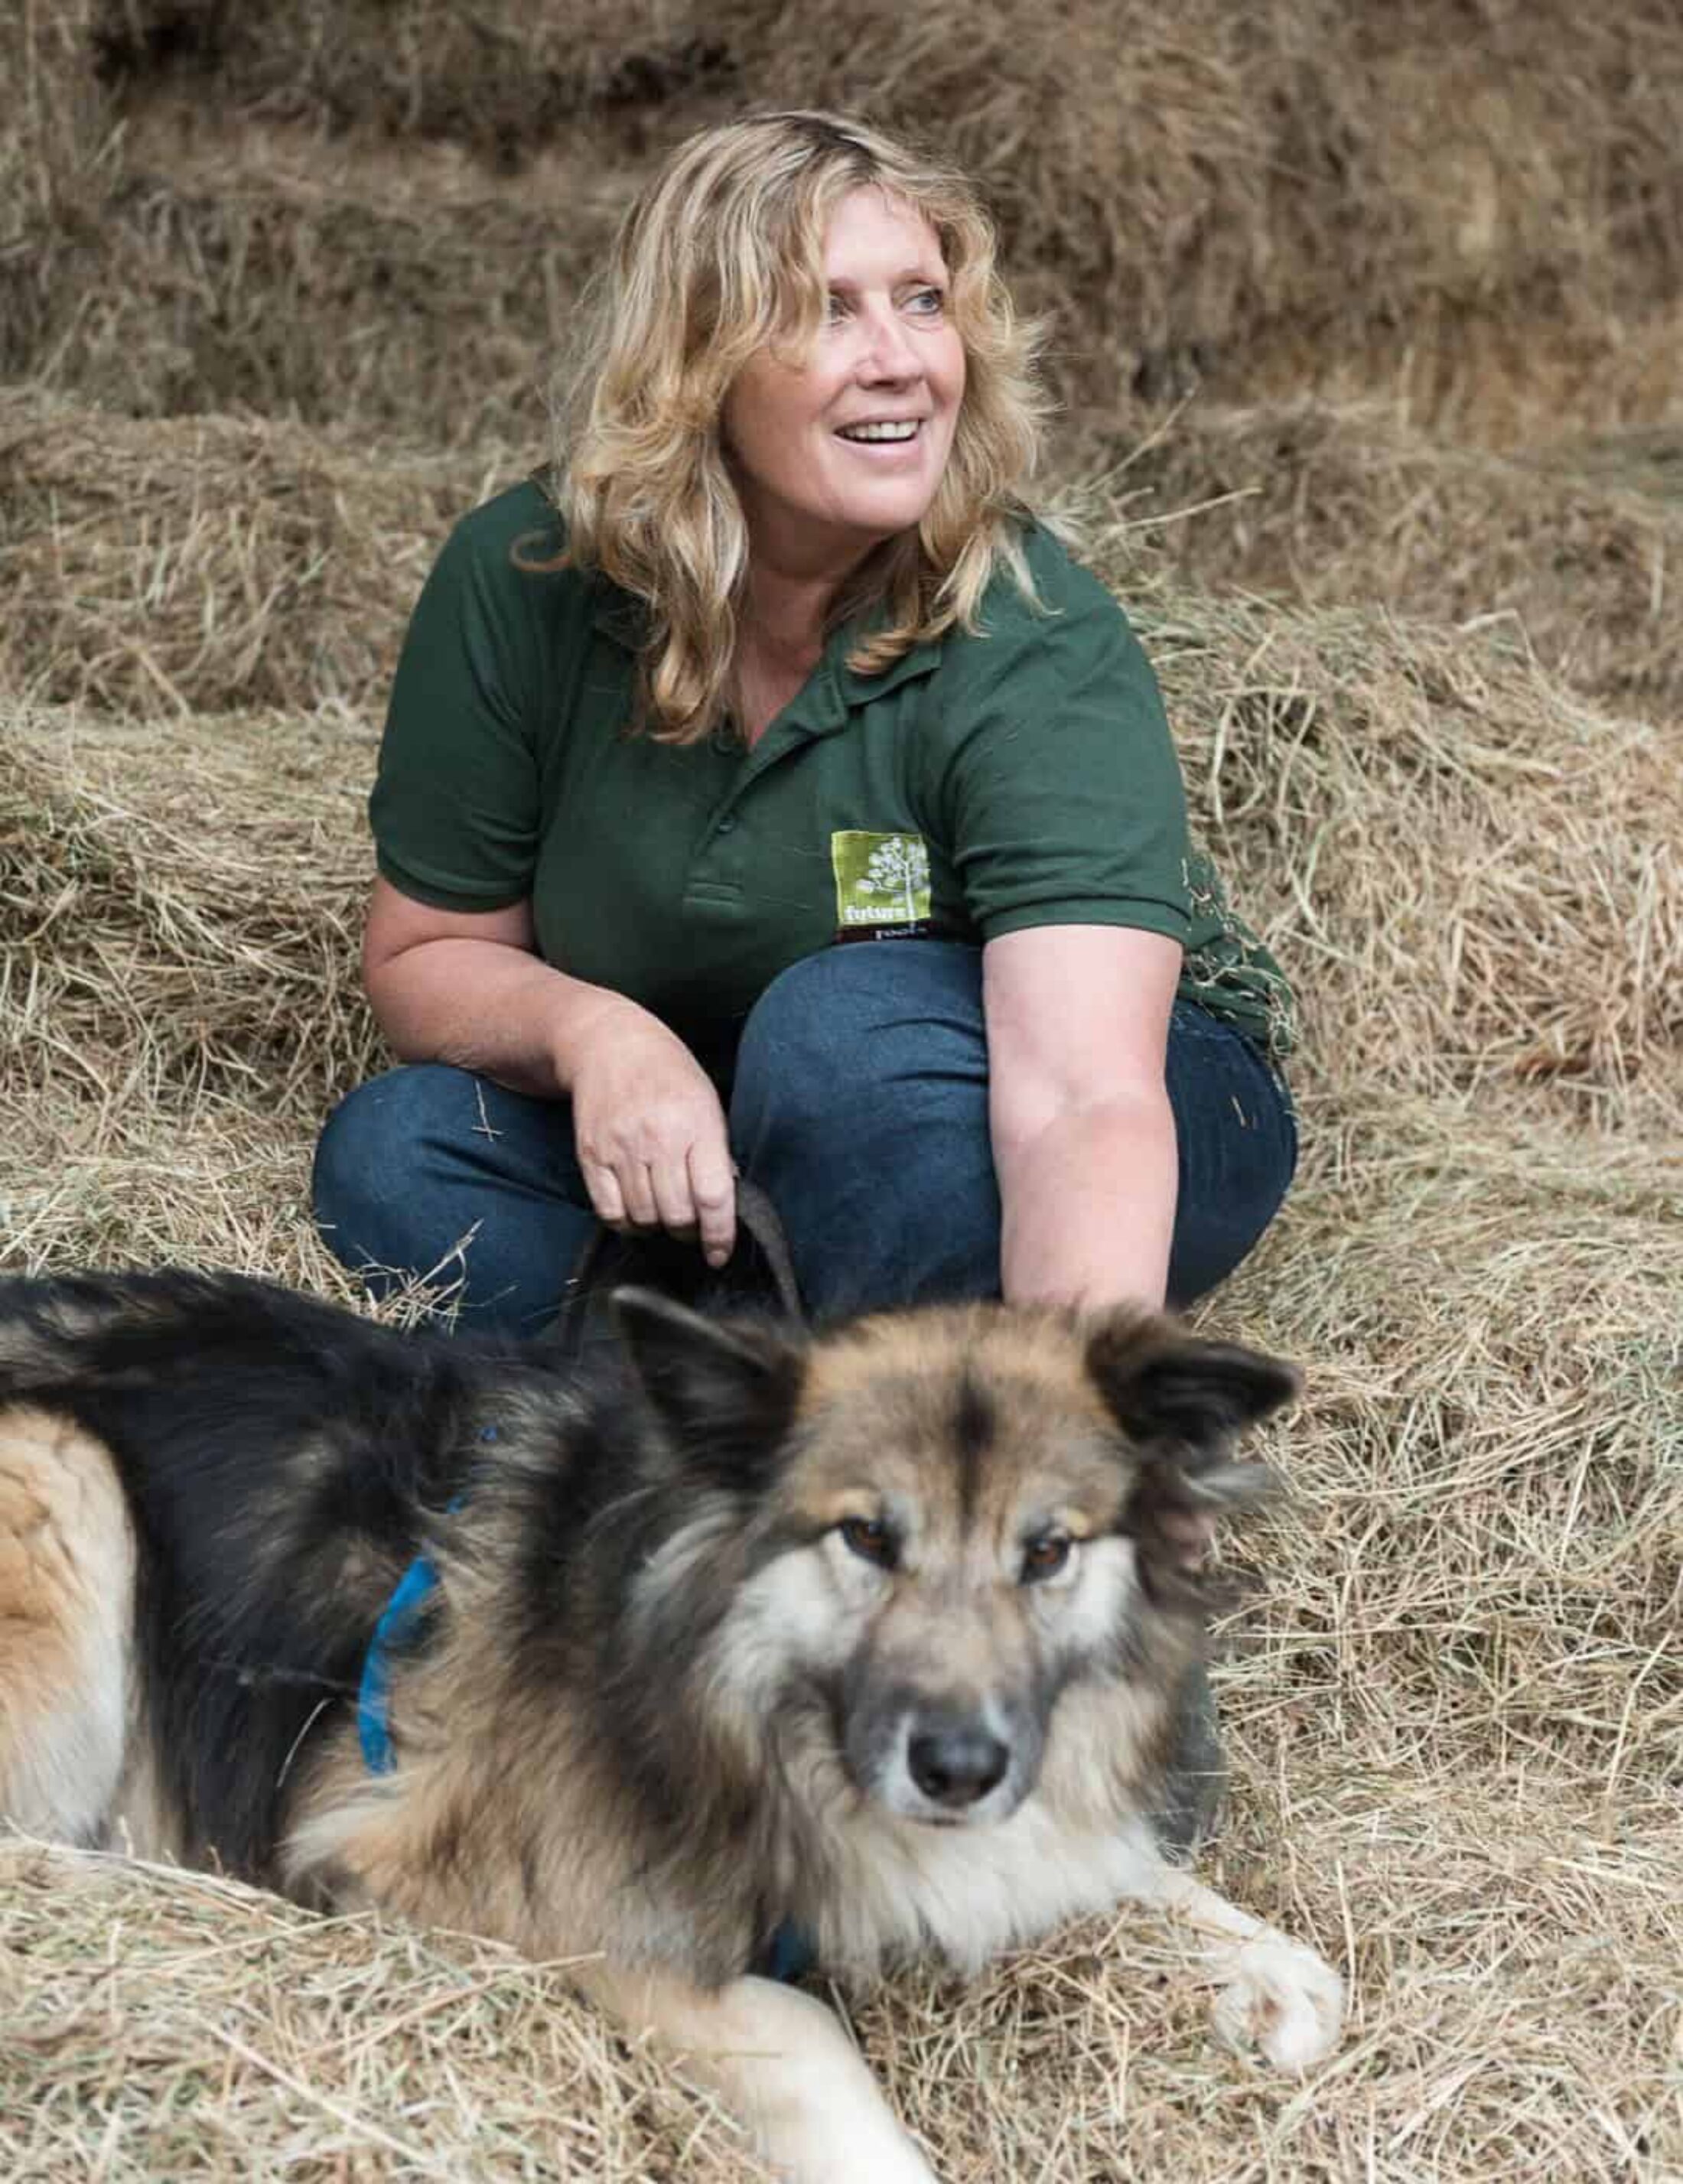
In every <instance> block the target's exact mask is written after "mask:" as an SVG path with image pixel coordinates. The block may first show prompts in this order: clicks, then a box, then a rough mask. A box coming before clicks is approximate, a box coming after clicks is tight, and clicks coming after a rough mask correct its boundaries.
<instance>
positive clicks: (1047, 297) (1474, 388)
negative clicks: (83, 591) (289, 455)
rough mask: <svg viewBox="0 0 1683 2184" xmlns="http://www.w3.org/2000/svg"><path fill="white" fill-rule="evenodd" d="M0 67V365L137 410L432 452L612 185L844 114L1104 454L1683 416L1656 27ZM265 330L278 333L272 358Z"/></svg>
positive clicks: (1415, 7)
mask: <svg viewBox="0 0 1683 2184" xmlns="http://www.w3.org/2000/svg"><path fill="white" fill-rule="evenodd" d="M11 36H12V40H13V48H14V53H15V54H16V56H17V58H18V64H19V66H20V70H22V71H23V72H24V73H25V75H26V77H27V81H28V82H29V84H30V85H31V96H30V97H29V99H28V100H27V101H26V102H25V103H24V105H23V106H22V108H21V109H20V114H19V117H18V118H17V119H15V120H13V121H12V122H11V123H10V124H9V130H8V125H7V124H4V123H0V131H7V130H8V133H9V136H10V140H11V143H12V147H13V152H12V156H10V157H9V158H8V154H7V151H6V148H5V144H4V142H3V141H0V175H3V174H4V173H5V172H7V171H8V170H13V171H15V172H17V173H19V174H20V175H23V176H25V178H26V186H25V187H21V188H20V192H19V193H18V198H17V203H18V205H19V211H18V213H17V214H15V215H14V219H15V220H18V221H20V222H21V226H20V230H19V237H18V243H19V248H18V250H17V252H16V253H8V252H6V251H4V250H0V280H3V281H6V282H7V283H8V287H7V288H6V289H5V291H4V293H5V295H6V296H7V298H8V300H9V301H10V303H11V305H12V308H11V309H9V310H8V313H7V314H6V319H7V325H6V328H5V331H4V333H3V335H0V368H3V369H5V370H8V371H9V372H11V373H13V374H14V375H15V376H42V377H47V378H51V379H52V380H53V382H54V383H56V384H59V385H64V386H72V385H74V386H76V387H84V388H94V387H97V388H98V392H99V393H100V395H101V398H104V399H108V400H112V401H119V402H122V403H124V404H125V405H128V406H131V407H137V408H142V409H148V410H151V411H158V410H168V409H176V408H181V407H194V408H200V407H203V406H206V404H207V401H209V402H211V403H215V404H220V405H224V406H226V405H228V404H234V403H248V404H254V405H256V406H259V407H260V408H262V409H265V410H267V411H269V412H271V413H279V412H286V411H289V412H292V413H293V414H297V415H303V416H306V417H309V418H311V419H314V420H316V421H332V420H333V419H340V420H345V419H348V418H351V417H352V416H355V417H357V418H358V419H359V421H363V422H365V423H367V424H371V425H375V426H379V427H380V428H381V429H384V430H388V431H389V430H392V429H393V428H399V427H401V428H406V429H409V430H411V431H412V430H415V429H416V427H417V426H421V423H422V421H423V420H424V429H426V430H427V431H428V432H431V433H432V435H433V436H434V437H437V438H439V439H443V440H446V441H451V442H454V441H456V440H458V439H459V438H461V437H465V436H466V434H467V432H468V430H469V427H468V425H467V423H466V420H465V416H464V415H463V411H464V408H465V409H467V410H469V411H470V412H471V411H473V410H476V409H477V408H478V407H479V404H480V401H481V399H482V398H483V399H485V400H487V401H488V402H489V403H490V404H491V406H492V407H493V409H495V410H496V412H497V413H498V414H497V418H496V428H497V429H498V430H499V431H504V430H506V429H507V427H508V426H509V425H510V422H513V421H523V420H524V418H525V417H526V416H527V415H529V414H530V412H529V410H522V409H519V408H518V407H513V408H511V407H510V398H509V396H510V388H511V387H513V386H514V384H515V382H517V381H519V380H521V378H522V377H527V378H529V376H530V374H531V370H532V364H533V362H534V361H536V362H538V364H540V365H541V364H543V363H544V362H545V361H547V355H548V351H549V348H551V347H552V346H553V343H554V338H555V336H556V334H557V333H558V331H561V330H564V327H565V324H566V313H567V309H568V306H569V304H570V302H571V298H572V297H573V295H574V294H575V293H576V291H577V281H578V279H579V277H580V274H581V271H582V266H583V265H585V264H586V263H588V260H589V259H590V258H591V257H592V256H593V255H594V253H595V251H596V250H597V249H598V248H599V244H600V240H601V236H602V232H603V227H604V224H605V220H606V219H607V218H609V217H610V216H611V210H612V207H611V206H610V205H606V204H605V203H602V201H601V185H602V183H603V181H604V180H605V178H611V180H612V181H614V182H615V183H616V184H617V185H621V186H622V185H623V184H624V183H625V182H626V181H628V180H630V179H632V178H633V177H634V176H635V175H637V174H638V172H639V171H641V170H642V169H643V168H644V166H645V165H646V163H647V161H648V159H649V157H650V156H651V155H652V154H653V153H656V152H658V151H660V149H663V148H665V147H666V145H668V144H669V143H671V142H673V141H674V140H675V139H676V138H677V136H680V135H682V134H683V133H684V132H685V131H687V130H688V129H689V128H691V127H693V126H694V125H696V124H697V123H698V122H699V121H701V120H705V119H707V118H710V117H711V115H713V114H716V113H717V112H719V111H722V110H725V109H740V108H742V107H744V106H748V105H751V104H755V103H800V104H809V105H810V104H814V103H830V104H833V105H839V106H843V107H852V108H856V109H859V110H861V111H862V112H865V113H867V114H870V115H872V117H873V118H874V119H876V120H880V121H883V122H884V123H886V124H888V125H891V126H894V127H898V128H901V129H905V130H908V131H911V132H913V133H915V134H917V135H920V136H927V137H928V138H930V139H931V140H933V142H936V143H937V144H938V145H939V146H940V148H943V149H945V150H946V151H949V152H950V153H954V154H956V156H957V157H958V158H959V159H961V160H963V161H964V162H965V163H966V164H968V165H969V166H970V167H971V168H972V170H974V171H975V172H976V173H977V174H978V175H979V176H980V178H981V179H982V181H983V182H984V186H985V187H986V188H987V190H988V192H989V195H990V196H991V198H993V199H994V201H995V203H996V204H997V206H998V209H999V211H1000V216H1001V220H1002V225H1003V228H1004V232H1005V237H1006V254H1007V259H1008V262H1009V264H1010V265H1011V270H1012V273H1013V276H1014V278H1015V281H1016V282H1017V286H1018V287H1019V290H1020V291H1021V292H1022V293H1023V296H1024V298H1026V300H1027V301H1028V303H1029V304H1031V305H1032V306H1033V307H1034V309H1039V310H1045V311H1046V312H1048V313H1049V314H1050V315H1051V317H1052V318H1053V320H1054V321H1055V325H1056V337H1057V338H1056V359H1055V375H1056V378H1057V380H1058V382H1059V384H1060V385H1061V387H1062V388H1063V389H1064V390H1065V391H1066V392H1067V393H1070V394H1072V395H1073V396H1076V397H1078V398H1081V399H1084V400H1085V401H1087V402H1089V403H1090V404H1098V405H1100V406H1101V408H1102V409H1103V410H1104V411H1105V412H1106V414H1107V415H1111V416H1112V417H1114V416H1115V415H1116V414H1117V410H1118V409H1119V407H1123V406H1126V405H1128V404H1131V403H1133V402H1134V400H1135V399H1136V398H1140V399H1144V400H1145V401H1147V402H1149V401H1151V400H1152V399H1155V398H1156V396H1157V395H1158V394H1159V393H1161V392H1162V390H1163V389H1165V388H1167V387H1173V385H1175V384H1176V383H1178V382H1179V381H1180V380H1182V379H1183V378H1184V376H1185V375H1186V374H1187V372H1188V371H1189V370H1195V371H1196V372H1197V373H1199V374H1201V376H1203V377H1204V378H1206V379H1207V381H1208V382H1209V383H1210V385H1211V386H1212V389H1213V391H1215V392H1216V393H1218V394H1219V395H1220V396H1221V397H1222V398H1223V399H1225V400H1228V401H1231V402H1246V401H1254V400H1257V399H1259V398H1263V397H1265V396H1268V395H1270V394H1277V393H1279V392H1280V391H1281V389H1282V387H1285V386H1287V385H1289V386H1290V387H1291V388H1292V389H1293V390H1294V391H1298V390H1301V389H1302V388H1304V387H1311V386H1312V387H1322V388H1324V389H1328V390H1330V391H1334V392H1335V393H1337V394H1338V395H1339V396H1340V398H1350V397H1351V396H1354V395H1360V394H1363V393H1381V394H1383V395H1385V397H1386V398H1391V399H1395V400H1396V401H1398V402H1400V403H1402V404H1404V405H1405V406H1406V408H1407V410H1408V412H1409V413H1410V414H1411V415H1413V417H1414V418H1416V419H1417V420H1418V421H1432V420H1439V419H1444V418H1452V419H1454V420H1455V421H1457V426H1459V428H1460V429H1461V430H1463V432H1465V433H1467V434H1468V435H1470V436H1473V437H1491V436H1494V437H1499V438H1502V439H1505V440H1510V441H1511V440H1512V439H1513V437H1516V436H1525V435H1529V434H1530V432H1533V431H1534V430H1535V426H1536V422H1537V419H1538V416H1539V415H1540V413H1541V412H1542V411H1543V410H1545V409H1546V408H1547V406H1548V405H1549V404H1556V405H1558V404H1560V403H1561V402H1563V400H1565V399H1568V398H1576V399H1585V398H1588V399H1592V400H1593V402H1594V404H1595V405H1596V407H1597V410H1598V412H1599V413H1600V415H1602V417H1603V418H1604V419H1606V420H1608V421H1642V420H1652V419H1654V418H1657V417H1663V416H1664V415H1668V414H1670V415H1674V416H1675V414H1676V411H1677V409H1678V407H1679V405H1680V404H1683V365H1680V362H1679V355H1680V346H1679V343H1678V339H1677V336H1678V331H1679V327H1680V324H1683V320H1680V316H1679V314H1680V311H1683V250H1680V247H1679V244H1678V240H1677V238H1678V237H1679V236H1680V235H1683V170H1680V168H1679V164H1678V162H1677V160H1676V159H1675V145H1676V142H1677V141H1678V138H1679V133H1680V130H1683V25H1680V23H1679V20H1678V18H1677V15H1676V13H1675V9H1674V8H1671V7H1670V6H1669V0H1624V4H1623V5H1622V6H1620V7H1619V8H1617V9H1613V10H1603V11H1602V12H1601V13H1600V14H1587V15H1586V14H1585V12H1584V11H1583V10H1582V9H1580V8H1575V7H1573V6H1571V5H1569V0H1471V4H1469V0H1409V4H1407V5H1406V6H1402V5H1397V6H1392V7H1389V8H1385V9H1383V10H1379V9H1374V8H1349V7H1347V6H1346V5H1343V4H1342V0H1270V4H1268V5H1267V6H1264V7H1257V8H1234V7H1233V6H1232V5H1231V4H1229V0H1192V4H1191V5H1190V6H1189V7H1182V8H1177V9H1173V10H1171V9H1165V8H1163V7H1162V5H1161V3H1160V0H1056V4H1053V5H1048V6H1045V7H1040V8H1024V7H1023V6H1022V5H1021V0H966V4H965V5H964V6H963V7H962V8H950V9H948V10H946V11H945V12H943V11H941V10H939V9H938V10H934V11H933V12H932V11H931V10H930V9H928V8H922V9H917V10H908V9H906V8H904V7H901V6H899V5H897V4H894V0H846V4H845V5H842V6H839V7H837V8H830V9H828V10H806V11H794V12H792V11H790V10H789V9H788V8H785V7H783V5H782V4H781V0H716V4H714V5H712V6H710V7H708V8H705V9H704V8H699V7H697V6H695V5H694V4H693V0H639V4H638V5H635V6H633V7H630V8H626V7H612V6H610V5H608V4H607V0H588V4H587V0H569V4H568V5H567V6H566V7H562V6H560V5H558V4H546V5H541V6H535V7H534V6H527V5H525V4H523V0H488V4H485V5H482V6H480V7H476V8H473V9H471V10H465V9H462V8H456V7H453V6H449V5H448V4H445V0H403V4H401V5H398V6H396V7H393V6H390V5H387V4H385V0H342V3H341V4H335V5H332V6H328V5H326V4H324V0H277V4H274V5H270V6H267V7H265V8H236V7H232V6H230V5H228V4H226V0H79V4H78V7H77V8H75V9H74V10H72V11H70V13H69V14H62V13H54V12H51V11H47V10H46V9H45V8H41V7H39V6H37V5H36V4H34V0H31V6H29V7H27V8H25V11H24V20H23V23H22V24H21V25H20V27H19V28H18V29H17V30H16V31H13V32H12V34H11ZM25 64H27V66H26V68H25ZM165 113H167V114H169V115H170V116H171V117H173V123H172V126H173V128H174V134H175V136H176V140H177V141H176V143H175V145H174V148H173V149H170V150H168V151H165V150H164V148H163V146H162V144H161V142H160V136H159V116H160V114H165ZM184 117H186V118H187V120H188V121H189V123H190V125H189V126H187V127H186V128H185V129H184V128H182V127H181V126H180V124H181V121H182V120H183V118H184ZM254 125H256V126H255V128H254ZM282 140H285V141H286V142H290V143H291V144H293V145H294V146H296V147H298V148H300V150H299V152H298V154H297V155H296V156H294V155H292V154H289V153H287V152H286V151H284V150H283V149H281V148H280V146H281V141H282ZM102 147H103V157H102V158H101V159H99V160H98V161H95V160H93V159H92V157H91V154H92V153H93V152H94V151H95V150H98V149H99V148H102ZM265 147H266V150H265ZM404 147H407V148H408V150H409V153H410V156H409V157H408V158H407V159H404V157H403V155H402V151H401V148H404ZM312 164H314V165H315V167H317V168H319V169H320V174H319V175H316V176H312V174H311V172H310V169H311V166H312ZM42 175H46V176H47V177H48V180H47V181H46V182H42V181H41V177H42ZM336 177H337V179H336ZM0 217H3V215H0ZM376 269H380V270H381V272H382V275H383V277H384V278H385V279H386V280H387V281H390V282H391V283H392V285H393V290H394V292H393V294H391V295H390V296H389V297H387V298H386V299H385V301H386V303H387V305H388V306H389V307H390V309H391V310H392V311H396V310H401V312H402V314H403V324H404V333H405V347H406V349H407V350H408V351H409V352H410V353H412V356H413V359H414V360H415V362H418V364H419V367H420V368H419V370H418V372H417V373H416V374H415V378H416V382H417V383H416V384H415V385H414V386H413V387H411V388H410V393H409V395H408V396H407V398H405V396H404V392H403V390H402V387H400V385H399V384H398V376H397V370H396V359H394V358H393V354H392V352H391V351H390V350H389V349H388V348H385V347H384V346H383V345H382V344H381V343H380V342H379V340H378V331H377V330H378V329H379V327H380V326H381V325H382V320H381V316H380V303H381V299H380V297H379V295H378V292H377V285H378V284H377V281H376V279H375V274H376ZM142 291H144V292H145V293H146V295H147V297H148V298H150V300H151V304H152V306H153V308H152V311H151V313H150V315H148V311H147V310H145V309H141V308H138V304H139V302H140V292H142ZM264 296H285V297H286V298H287V310H286V312H285V314H284V315H283V316H281V317H280V318H275V317H270V320H268V323H267V325H266V326H259V324H258V323H257V322H256V321H255V320H254V310H255V308H256V305H257V304H258V302H259V299H260V298H262V297H264ZM393 322H394V321H393V319H392V318H391V317H390V316H389V315H388V317H387V320H385V321H384V323H386V324H391V323H393ZM452 350H454V352H455V354H457V356H458V359H459V361H460V363H461V365H462V370H461V373H460V376H459V377H458V378H457V379H456V380H455V381H454V382H452V380H451V377H450V375H449V368H448V362H447V358H448V354H449V352H451V351H452ZM470 351H473V352H482V354H483V356H484V359H485V361H486V362H487V364H488V365H490V367H491V368H490V370H488V371H486V372H482V373H481V372H476V371H474V370H472V369H471V366H470V365H469V363H468V360H467V354H468V352H470ZM492 388H494V389H495V393H494V394H487V395H484V396H483V397H482V394H481V390H482V389H492Z"/></svg>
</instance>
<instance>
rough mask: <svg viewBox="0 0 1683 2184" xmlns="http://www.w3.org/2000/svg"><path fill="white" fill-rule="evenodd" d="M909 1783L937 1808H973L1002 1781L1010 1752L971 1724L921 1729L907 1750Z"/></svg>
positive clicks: (1009, 1762) (995, 1739)
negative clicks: (909, 1772)
mask: <svg viewBox="0 0 1683 2184" xmlns="http://www.w3.org/2000/svg"><path fill="white" fill-rule="evenodd" d="M1010 1764H1011V1751H1010V1747H1008V1746H1006V1745H1004V1744H1001V1743H1000V1740H999V1739H998V1737H996V1736H993V1735H991V1734H990V1733H989V1731H988V1730H985V1729H983V1728H980V1727H978V1725H977V1724H974V1723H967V1724H964V1725H963V1726H962V1727H959V1728H954V1727H946V1728H940V1729H924V1730H917V1732H915V1733H914V1735H913V1736H912V1738H911V1743H910V1745H909V1746H908V1747H907V1749H906V1765H907V1766H908V1767H909V1768H910V1769H911V1779H912V1780H913V1781H914V1782H915V1783H916V1784H917V1787H918V1788H919V1789H920V1790H921V1791H922V1793H923V1795H924V1796H925V1797H928V1799H929V1800H930V1802H932V1803H933V1804H937V1805H952V1806H959V1805H973V1804H975V1803H977V1802H978V1800H980V1799H981V1798H983V1797H986V1796H987V1794H988V1792H989V1790H991V1789H993V1788H994V1787H995V1785H996V1784H998V1783H1000V1782H1002V1781H1004V1780H1005V1771H1006V1768H1007V1767H1009V1766H1010Z"/></svg>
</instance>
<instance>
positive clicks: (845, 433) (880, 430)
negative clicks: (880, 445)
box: [839, 417, 917, 440]
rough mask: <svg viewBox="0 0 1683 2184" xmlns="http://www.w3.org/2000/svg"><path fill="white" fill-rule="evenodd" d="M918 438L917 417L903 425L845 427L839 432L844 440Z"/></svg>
mask: <svg viewBox="0 0 1683 2184" xmlns="http://www.w3.org/2000/svg"><path fill="white" fill-rule="evenodd" d="M839 437H840V438H842V439H844V440H911V439H915V438H916V437H917V419H916V418H915V417H914V418H911V419H910V420H908V421H907V422H906V423H905V424H903V425H844V426H841V427H840V428H839Z"/></svg>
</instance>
